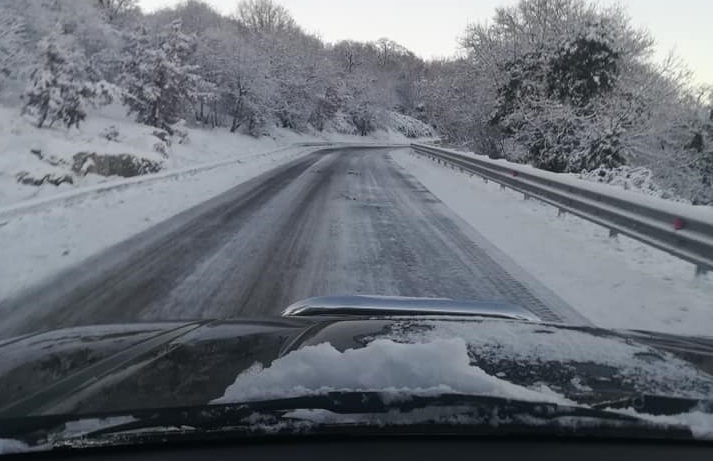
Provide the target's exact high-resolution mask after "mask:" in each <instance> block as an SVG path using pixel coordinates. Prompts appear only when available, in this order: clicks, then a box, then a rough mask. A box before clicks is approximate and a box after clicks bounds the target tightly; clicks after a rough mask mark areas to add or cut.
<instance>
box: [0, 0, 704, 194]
mask: <svg viewBox="0 0 713 461" xmlns="http://www.w3.org/2000/svg"><path fill="white" fill-rule="evenodd" d="M434 8H437V5H434ZM461 45H462V47H463V50H464V53H462V56H461V57H458V58H455V57H454V58H452V59H447V60H441V61H430V62H429V61H424V60H422V59H420V58H419V57H417V56H416V55H415V54H414V53H412V52H411V51H409V50H408V49H406V48H404V47H403V46H401V45H399V44H398V43H395V42H393V41H391V40H389V39H386V38H384V39H380V40H376V41H374V42H368V43H362V42H356V41H341V42H337V43H329V44H328V43H324V41H322V40H321V39H320V38H319V37H316V36H313V35H311V34H308V33H306V32H305V31H304V30H302V29H301V28H300V27H299V25H298V24H297V23H296V22H295V20H294V19H293V18H292V16H291V15H290V13H289V11H287V10H286V9H285V8H284V7H282V6H280V5H279V4H278V3H276V2H275V1H273V0H242V1H240V2H237V1H236V6H235V11H234V14H232V15H228V16H226V15H221V14H219V13H217V12H216V11H215V10H213V9H212V8H211V7H210V6H209V5H208V4H206V3H204V2H202V1H200V0H185V1H183V2H182V3H180V4H179V5H178V6H176V7H174V8H167V9H163V10H159V11H156V12H153V13H151V14H145V13H143V12H142V11H141V10H140V9H139V8H138V6H137V2H136V0H23V1H9V2H0V100H1V101H4V102H6V103H7V102H12V98H18V97H21V102H20V103H19V104H21V105H22V107H23V112H24V113H25V114H26V115H25V116H27V117H32V118H33V120H35V122H36V124H37V126H38V127H51V126H54V125H64V126H66V127H77V126H79V124H80V123H81V122H82V121H83V120H84V119H85V118H86V117H87V108H88V107H91V106H100V105H103V104H107V103H109V102H111V101H120V102H122V103H123V104H124V105H125V106H126V108H127V112H129V113H131V114H133V116H134V117H135V119H136V121H137V122H140V123H145V124H148V125H151V126H155V127H157V128H160V129H162V130H165V131H167V132H168V133H171V132H172V131H173V130H174V127H175V126H176V124H177V123H180V122H182V121H185V122H187V123H189V124H193V125H197V126H204V127H207V128H215V127H225V128H227V129H229V130H231V131H233V132H241V133H247V134H251V135H253V136H260V135H262V134H266V133H269V131H270V129H271V127H275V126H277V127H283V128H289V129H293V130H296V131H303V132H304V131H310V130H317V131H322V130H325V131H337V132H343V133H353V134H360V135H367V134H369V133H371V132H372V131H374V130H376V129H378V128H380V127H383V126H384V124H385V123H386V120H387V119H388V120H390V121H391V122H392V123H393V121H394V120H399V117H401V116H403V118H402V120H408V119H407V117H413V118H417V119H419V120H421V121H423V122H425V123H426V124H428V125H430V126H432V127H434V128H435V130H436V131H437V133H438V135H439V136H441V137H442V138H443V140H444V141H445V142H447V143H449V144H451V145H454V146H458V147H465V148H469V149H471V150H473V151H475V152H476V153H481V154H487V155H489V156H491V157H493V158H507V159H509V160H513V161H518V162H526V163H529V164H532V165H534V166H536V167H538V168H543V169H547V170H550V171H555V172H574V173H581V172H583V171H586V172H592V171H595V172H597V171H598V172H601V174H602V176H605V175H607V174H610V173H611V172H612V171H615V172H618V174H627V168H629V167H645V168H647V169H650V170H651V171H652V172H653V175H654V178H655V180H656V182H657V184H659V185H660V187H662V188H666V189H670V190H672V191H674V192H675V194H677V195H679V196H681V197H685V198H687V199H689V200H691V201H693V202H694V203H713V96H712V93H711V90H710V88H708V89H706V88H697V87H694V86H692V85H691V84H690V76H689V74H688V72H687V71H686V68H685V66H684V65H683V64H682V63H680V62H679V61H677V60H676V59H675V58H674V57H671V58H670V59H668V60H666V61H665V62H663V63H657V62H655V61H654V60H653V58H652V56H653V51H654V45H655V44H654V41H653V40H652V38H651V36H650V35H649V34H648V33H647V32H646V31H641V30H637V29H635V28H633V27H632V25H631V21H630V19H629V18H628V17H627V16H626V12H625V11H623V10H622V9H620V8H608V9H605V8H601V7H598V6H596V5H595V4H594V3H589V2H587V1H585V0H521V1H520V2H519V3H518V4H517V5H516V6H512V7H503V8H498V9H497V10H496V11H495V14H494V16H493V17H492V18H490V19H489V20H488V21H487V22H486V21H483V22H482V23H478V24H473V25H471V26H470V27H468V29H467V30H466V31H464V33H463V35H462V38H461ZM401 131H402V132H404V133H406V134H410V135H413V136H418V135H420V134H423V133H421V132H417V131H414V130H413V129H412V128H410V127H409V126H408V123H404V126H403V129H402V130H401Z"/></svg>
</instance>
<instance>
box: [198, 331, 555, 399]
mask: <svg viewBox="0 0 713 461" xmlns="http://www.w3.org/2000/svg"><path fill="white" fill-rule="evenodd" d="M332 391H370V392H374V391H378V392H383V393H385V394H386V395H390V396H391V397H398V396H399V395H400V394H404V395H441V394H446V393H462V394H473V395H488V396H497V397H507V398H516V399H520V400H533V401H552V402H559V403H564V402H566V399H564V397H561V396H557V395H556V394H555V393H553V392H547V391H546V389H542V390H540V391H539V392H538V391H534V390H530V389H527V388H524V387H522V386H518V385H515V384H512V383H509V382H507V381H505V380H502V379H500V378H498V377H496V376H491V375H489V374H487V373H486V372H485V371H483V370H482V369H480V368H479V367H477V366H473V365H471V364H470V358H469V356H468V347H467V344H466V342H465V341H464V340H463V339H462V338H450V339H435V340H434V341H432V342H428V343H422V344H403V343H397V342H394V341H392V340H388V339H378V340H375V341H372V342H370V343H369V344H368V345H367V346H366V347H364V348H361V349H348V350H346V351H344V352H340V351H338V350H337V349H336V348H335V347H334V346H332V345H330V344H328V343H322V344H319V345H315V346H307V347H304V348H302V349H298V350H296V351H293V352H290V353H289V354H287V355H285V356H284V357H281V358H279V359H277V360H275V361H274V362H273V363H272V365H270V366H269V367H267V368H263V367H262V366H261V365H259V364H256V365H254V366H252V367H250V368H249V369H248V370H246V371H244V372H243V373H241V374H240V375H238V377H237V378H236V380H235V382H234V383H233V384H232V385H231V386H229V387H228V388H227V389H226V391H225V394H224V395H223V396H222V397H221V398H219V399H216V400H214V401H213V402H212V403H235V402H245V401H251V400H267V399H275V398H288V397H298V396H304V395H313V394H324V393H328V392H332Z"/></svg>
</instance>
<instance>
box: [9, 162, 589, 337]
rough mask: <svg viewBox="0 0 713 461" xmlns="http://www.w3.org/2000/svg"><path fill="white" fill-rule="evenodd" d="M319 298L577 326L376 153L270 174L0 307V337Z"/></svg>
mask: <svg viewBox="0 0 713 461" xmlns="http://www.w3.org/2000/svg"><path fill="white" fill-rule="evenodd" d="M329 294H379V295H400V296H425V297H450V298H460V299H482V300H509V301H511V302H514V303H517V304H520V305H522V306H525V307H527V308H530V309H532V310H533V311H534V312H536V313H538V314H539V315H540V316H542V317H543V318H545V319H547V320H554V321H557V320H563V321H568V322H575V323H583V322H586V320H585V319H584V318H583V317H581V316H579V315H578V314H577V313H575V312H574V311H573V310H572V309H571V308H569V307H568V306H567V305H566V303H564V302H563V301H562V300H561V299H559V298H558V297H557V296H556V295H554V294H553V293H552V292H550V291H549V290H548V289H546V288H545V287H544V286H543V285H541V284H539V283H538V282H536V281H535V279H534V278H532V277H530V276H529V275H528V274H527V273H525V272H524V271H523V270H522V269H520V268H519V267H518V266H517V265H515V263H513V262H512V261H511V260H510V259H509V258H508V257H507V256H505V255H504V254H503V253H501V252H500V251H498V250H497V249H496V248H495V247H494V246H492V245H491V244H490V243H488V242H487V241H486V240H485V239H484V238H483V237H482V236H481V235H480V234H479V233H478V232H477V231H476V230H475V229H473V228H472V227H471V226H469V225H468V224H466V223H465V222H464V221H463V220H462V219H461V218H459V217H458V216H456V215H455V214H454V213H453V212H452V211H450V210H449V209H448V208H446V206H445V205H443V204H442V203H441V202H440V201H438V200H437V199H436V198H435V197H434V196H433V195H432V194H431V193H430V192H429V191H428V190H426V189H425V188H424V187H423V186H422V185H421V184H420V183H419V182H418V181H416V180H415V179H414V178H413V177H412V176H410V175H409V174H408V173H407V172H406V171H405V170H403V169H402V168H401V167H400V166H398V165H397V164H396V163H394V161H393V160H392V159H391V157H390V155H389V153H388V150H377V149H370V150H369V149H341V150H335V151H329V152H318V153H315V154H310V155H308V156H306V157H302V158H300V159H298V160H295V161H293V162H291V163H288V164H286V165H283V166H281V167H278V168H276V169H274V170H271V171H269V172H267V173H265V174H263V175H261V176H258V177H256V178H254V179H252V180H250V181H247V182H245V183H243V184H241V185H239V186H237V187H235V188H233V189H231V190H229V191H228V192H226V193H224V194H222V195H220V196H218V197H216V198H214V199H212V200H210V201H208V202H206V203H204V204H202V205H200V206H198V207H195V208H193V209H191V210H189V211H187V212H184V213H183V214H180V215H178V216H175V217H174V218H171V219H169V220H168V221H165V222H163V223H161V224H158V225H156V226H154V227H152V228H150V229H148V230H147V231H145V232H143V233H141V234H139V235H137V236H136V237H134V238H132V239H130V240H127V241H125V242H123V243H121V244H119V245H117V246H115V247H113V248H110V249H109V250H107V251H105V252H104V253H102V254H100V255H98V256H96V257H94V258H92V259H91V260H89V261H88V262H85V263H84V264H83V265H82V266H81V267H78V268H75V269H73V270H70V271H66V272H64V273H63V274H61V275H60V276H59V277H58V278H56V279H54V280H52V281H51V282H48V283H46V284H45V285H44V286H41V287H38V288H35V289H33V290H31V291H30V292H29V293H24V294H22V295H20V296H17V297H15V298H13V299H9V300H6V301H3V302H2V303H0V307H1V308H2V310H3V311H4V312H8V313H9V316H8V318H6V319H4V322H3V324H2V326H0V336H3V337H6V336H9V335H11V334H18V333H23V332H28V331H35V330H38V329H47V328H57V327H63V326H70V325H81V324H94V323H107V322H126V321H136V320H158V319H194V318H221V319H222V318H233V317H242V316H259V315H271V314H278V313H279V312H280V311H281V310H282V309H283V308H285V307H286V306H288V305H289V304H291V303H292V302H295V301H297V300H300V299H303V298H307V297H310V296H317V295H329Z"/></svg>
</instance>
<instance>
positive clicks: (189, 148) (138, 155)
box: [0, 104, 408, 206]
mask: <svg viewBox="0 0 713 461" xmlns="http://www.w3.org/2000/svg"><path fill="white" fill-rule="evenodd" d="M179 131H180V132H181V133H182V134H183V135H181V136H178V135H176V136H173V137H170V136H169V137H167V134H166V133H162V132H161V130H157V129H156V128H153V127H150V126H145V125H141V124H137V123H135V122H134V121H133V120H132V119H131V118H130V117H128V116H127V115H126V109H125V108H124V107H122V106H120V105H117V104H115V105H112V106H108V107H104V108H102V109H98V110H94V111H92V112H91V113H90V114H89V116H88V118H87V120H86V121H85V122H84V123H82V124H81V125H80V128H79V129H74V128H72V129H69V130H68V129H65V128H63V127H54V128H43V129H38V128H37V127H35V126H34V125H33V124H32V123H31V121H30V120H27V119H25V118H23V117H21V115H20V109H19V108H16V107H6V106H0V206H3V205H4V206H8V205H10V204H14V203H17V202H20V201H25V200H32V199H41V198H45V197H50V196H54V195H57V194H62V193H67V192H70V191H73V190H76V189H80V188H85V187H91V186H96V185H98V184H105V183H107V182H112V181H116V180H117V178H119V177H118V176H102V175H99V174H94V173H91V172H90V173H87V174H83V171H85V170H86V169H87V168H88V167H89V166H90V165H91V163H92V162H91V160H87V161H86V162H79V163H82V165H79V164H77V163H78V160H77V158H76V156H77V154H80V155H82V156H87V155H92V154H96V155H97V156H100V157H105V156H112V157H117V156H129V157H130V159H134V161H135V163H137V164H142V165H145V166H148V167H150V168H149V170H147V172H151V171H155V169H157V168H160V170H161V171H162V172H178V171H185V170H188V169H191V168H193V167H198V166H204V165H210V164H219V163H220V162H229V161H241V160H243V159H245V158H246V157H250V156H254V155H256V154H259V153H265V152H268V151H274V150H277V149H280V148H285V147H288V146H294V145H296V144H305V143H315V142H350V143H362V144H363V143H365V142H366V143H368V142H385V143H400V144H405V143H407V142H408V140H407V139H406V137H405V136H404V135H402V134H400V133H397V132H396V131H380V132H377V133H375V134H374V135H373V136H370V137H367V138H364V137H360V136H352V135H347V134H335V133H328V132H323V133H318V132H314V133H311V134H299V133H296V132H293V131H290V130H286V129H278V128H276V129H274V130H273V132H272V134H271V135H270V136H263V137H261V138H254V137H251V136H247V135H241V134H236V133H230V131H229V130H227V129H224V128H216V129H208V128H206V129H202V128H186V127H181V128H180V130H179ZM161 138H164V139H165V141H164V140H162V139H161ZM90 171H91V170H90ZM19 175H24V177H27V178H28V179H27V182H32V181H31V180H33V179H34V180H38V181H39V180H42V179H43V178H45V177H47V179H49V180H53V181H54V182H60V180H64V179H66V178H68V180H65V181H62V183H61V184H59V185H54V184H43V185H40V186H35V185H28V184H22V183H20V182H18V176H19Z"/></svg>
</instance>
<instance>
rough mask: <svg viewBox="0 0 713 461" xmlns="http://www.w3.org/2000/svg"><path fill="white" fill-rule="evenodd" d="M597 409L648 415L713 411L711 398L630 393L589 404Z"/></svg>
mask: <svg viewBox="0 0 713 461" xmlns="http://www.w3.org/2000/svg"><path fill="white" fill-rule="evenodd" d="M589 406H590V407H591V408H594V409H597V410H607V409H610V410H615V409H626V408H633V409H634V410H636V411H637V412H639V413H646V414H649V415H680V414H684V413H690V412H692V411H696V410H698V411H702V412H705V413H711V412H713V400H696V399H690V398H682V397H668V396H663V395H650V394H632V395H626V396H623V397H621V398H617V399H612V400H607V401H603V402H597V403H594V404H591V405H589Z"/></svg>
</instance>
